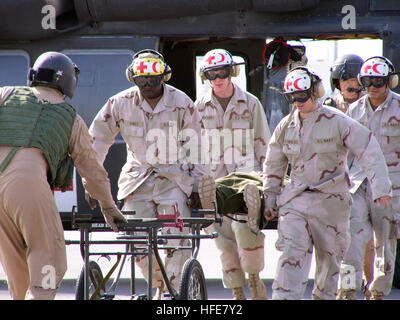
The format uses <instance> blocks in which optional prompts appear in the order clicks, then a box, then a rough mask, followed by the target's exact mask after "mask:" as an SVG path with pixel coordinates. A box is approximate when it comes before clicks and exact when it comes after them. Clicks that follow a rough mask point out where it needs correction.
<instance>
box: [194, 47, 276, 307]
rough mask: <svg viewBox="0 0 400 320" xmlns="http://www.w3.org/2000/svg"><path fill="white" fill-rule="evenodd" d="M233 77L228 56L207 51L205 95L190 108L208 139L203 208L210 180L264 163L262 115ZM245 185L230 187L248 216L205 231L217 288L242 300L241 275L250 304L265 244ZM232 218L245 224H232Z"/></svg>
mask: <svg viewBox="0 0 400 320" xmlns="http://www.w3.org/2000/svg"><path fill="white" fill-rule="evenodd" d="M239 71H240V69H239V66H238V65H237V64H236V63H235V62H234V61H233V58H232V55H231V54H230V53H229V52H228V51H226V50H223V49H214V50H211V51H209V52H208V53H207V54H206V55H205V56H204V59H203V64H202V66H201V69H200V76H201V78H202V80H209V81H210V84H211V89H210V90H209V91H208V92H207V93H206V94H205V95H204V96H202V97H200V98H199V99H198V100H197V101H196V102H195V105H196V107H197V109H198V110H199V112H200V113H201V116H202V119H203V122H204V126H205V127H206V129H207V130H206V131H207V133H208V137H209V138H210V139H211V140H212V141H213V142H212V146H211V152H210V159H211V160H210V161H211V171H212V175H213V177H212V178H211V177H208V178H209V179H208V180H206V178H207V177H205V179H204V180H203V181H204V184H201V185H200V187H199V194H200V198H201V200H202V205H203V208H208V207H210V206H211V199H215V183H214V180H213V178H214V179H217V178H219V180H223V179H224V178H223V177H225V176H227V175H228V174H231V173H234V172H247V173H250V172H253V173H256V172H260V171H261V164H262V162H263V161H264V159H265V154H266V151H267V143H268V140H269V137H270V131H269V127H268V123H267V119H266V116H265V112H264V110H263V108H262V106H261V103H260V101H259V100H258V99H257V98H256V97H255V96H253V95H252V94H250V93H248V92H245V91H243V90H242V89H240V88H239V86H237V85H236V84H234V83H232V80H231V77H235V76H237V75H238V74H239ZM221 137H223V138H222V139H221V140H220V138H221ZM215 138H216V139H217V140H216V139H215ZM220 143H221V146H220ZM228 179H229V180H232V179H233V180H235V181H238V180H240V179H241V177H239V176H235V174H233V175H230V176H228ZM217 181H218V180H217ZM248 182H250V183H246V184H247V185H246V186H245V187H243V189H241V188H240V187H239V189H240V190H239V189H237V188H236V187H238V185H236V187H235V188H236V189H237V192H238V193H241V194H242V195H241V197H242V199H243V198H244V201H245V203H246V206H247V210H248V214H247V215H242V214H238V212H230V213H231V215H230V214H227V215H225V216H224V218H223V222H222V225H221V226H219V225H215V224H214V225H211V226H210V227H209V228H208V229H207V230H208V232H211V231H217V232H218V234H219V235H218V237H217V238H216V239H215V243H216V246H217V248H218V250H219V251H220V258H221V264H222V273H223V284H224V286H225V287H226V288H231V289H232V293H233V297H234V298H235V299H246V297H245V294H244V291H243V286H244V285H245V284H246V277H245V273H248V274H249V283H248V284H249V291H250V295H251V298H252V299H266V298H267V295H266V289H265V286H264V283H263V282H262V280H261V279H260V277H259V272H260V271H261V270H262V269H263V268H264V238H265V236H264V234H263V233H262V232H260V230H259V228H258V224H259V220H260V205H261V199H260V194H259V191H258V189H257V186H256V184H254V183H252V179H250V180H248ZM241 183H243V181H241V182H240V183H239V184H241ZM234 184H235V183H234ZM228 185H230V186H228ZM228 185H227V184H225V183H224V182H223V181H219V183H218V184H217V187H218V188H225V192H232V184H230V183H228ZM235 188H234V189H235ZM228 189H229V190H228ZM211 208H212V207H211ZM238 217H240V218H239V220H242V221H247V220H248V223H241V222H238V221H236V220H238ZM233 219H235V220H233Z"/></svg>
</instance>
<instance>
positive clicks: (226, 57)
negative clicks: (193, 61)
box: [200, 49, 240, 80]
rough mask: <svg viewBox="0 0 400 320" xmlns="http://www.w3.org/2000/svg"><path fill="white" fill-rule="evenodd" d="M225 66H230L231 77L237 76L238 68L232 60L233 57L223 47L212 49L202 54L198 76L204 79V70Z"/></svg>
mask: <svg viewBox="0 0 400 320" xmlns="http://www.w3.org/2000/svg"><path fill="white" fill-rule="evenodd" d="M227 66H229V67H231V68H232V71H231V76H232V77H237V76H238V75H239V72H240V68H239V66H238V64H237V63H236V62H235V61H233V57H232V55H231V53H230V52H229V51H227V50H224V49H213V50H211V51H208V52H207V53H206V55H205V56H204V58H203V61H202V64H201V67H200V77H201V78H202V80H206V78H205V76H204V72H206V71H208V70H210V69H219V68H223V67H227Z"/></svg>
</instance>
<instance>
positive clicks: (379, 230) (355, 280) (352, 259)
mask: <svg viewBox="0 0 400 320" xmlns="http://www.w3.org/2000/svg"><path fill="white" fill-rule="evenodd" d="M399 219H400V197H393V198H392V199H391V200H390V202H389V207H388V208H387V209H384V208H383V207H378V206H377V205H376V204H375V203H374V201H373V199H372V193H371V188H370V186H369V184H368V183H367V182H364V183H363V184H362V185H361V186H360V187H359V189H358V190H357V192H356V193H355V194H354V195H353V205H352V207H351V215H350V230H351V244H350V247H349V250H348V251H347V253H346V255H345V258H344V260H343V263H342V266H341V272H340V282H339V288H340V289H344V290H347V289H350V290H357V291H358V290H360V288H361V282H362V271H363V269H362V268H363V261H364V252H365V247H366V245H367V243H368V241H369V239H370V238H371V234H372V232H373V233H374V239H375V243H374V247H375V265H374V280H373V281H372V283H371V284H370V286H369V290H370V291H371V293H372V294H374V295H384V296H386V295H388V294H389V293H390V291H391V287H392V281H393V275H394V263H395V257H396V244H397V238H398V236H399V225H398V220H399Z"/></svg>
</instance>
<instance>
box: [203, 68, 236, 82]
mask: <svg viewBox="0 0 400 320" xmlns="http://www.w3.org/2000/svg"><path fill="white" fill-rule="evenodd" d="M230 74H231V67H223V68H218V69H210V70H207V71H205V72H204V76H205V77H206V78H207V79H208V80H215V79H217V78H220V79H226V78H228V77H229V76H230Z"/></svg>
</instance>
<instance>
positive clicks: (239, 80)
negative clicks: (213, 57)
mask: <svg viewBox="0 0 400 320" xmlns="http://www.w3.org/2000/svg"><path fill="white" fill-rule="evenodd" d="M203 57H204V56H197V57H196V99H198V98H199V97H201V96H202V95H203V94H204V93H206V92H207V91H208V89H209V88H210V82H209V81H204V83H202V82H201V79H200V76H199V70H200V66H201V63H202V61H203ZM233 60H234V61H235V62H237V63H243V62H245V60H244V59H243V58H242V57H241V56H233ZM239 67H240V73H239V76H237V77H234V78H232V82H234V83H236V84H237V85H238V86H239V87H240V88H241V89H243V90H247V80H246V65H245V64H242V65H240V66H239Z"/></svg>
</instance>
